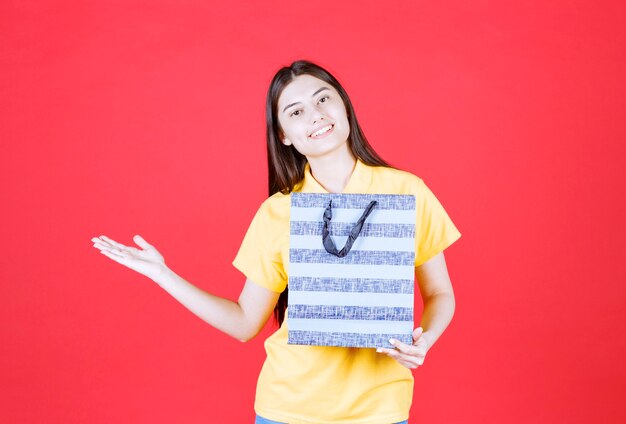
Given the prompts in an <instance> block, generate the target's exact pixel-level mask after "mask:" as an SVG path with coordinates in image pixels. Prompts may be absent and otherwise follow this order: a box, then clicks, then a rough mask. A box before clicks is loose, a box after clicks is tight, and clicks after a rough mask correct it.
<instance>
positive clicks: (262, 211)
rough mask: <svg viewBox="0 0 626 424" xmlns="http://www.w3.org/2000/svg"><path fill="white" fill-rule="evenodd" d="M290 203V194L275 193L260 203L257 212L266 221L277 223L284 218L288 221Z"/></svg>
mask: <svg viewBox="0 0 626 424" xmlns="http://www.w3.org/2000/svg"><path fill="white" fill-rule="evenodd" d="M290 205H291V195H289V194H282V193H275V194H273V195H271V196H270V197H268V198H267V199H265V200H264V201H263V202H262V203H261V206H260V207H259V210H258V212H257V214H258V215H260V216H261V217H262V219H263V220H264V221H266V222H268V223H276V224H278V223H280V222H283V221H285V220H287V221H289V208H290Z"/></svg>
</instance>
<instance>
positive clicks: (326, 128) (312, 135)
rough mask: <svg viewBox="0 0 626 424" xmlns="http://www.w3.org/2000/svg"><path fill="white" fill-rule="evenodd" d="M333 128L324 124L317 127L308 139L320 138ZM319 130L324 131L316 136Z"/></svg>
mask: <svg viewBox="0 0 626 424" xmlns="http://www.w3.org/2000/svg"><path fill="white" fill-rule="evenodd" d="M334 127H335V126H334V125H333V124H325V125H322V126H319V127H317V128H316V129H315V130H313V131H312V132H311V134H309V138H322V137H324V136H325V135H327V134H328V133H330V132H332V131H333V128H334ZM320 130H325V131H324V132H322V133H321V134H316V133H317V132H318V131H320Z"/></svg>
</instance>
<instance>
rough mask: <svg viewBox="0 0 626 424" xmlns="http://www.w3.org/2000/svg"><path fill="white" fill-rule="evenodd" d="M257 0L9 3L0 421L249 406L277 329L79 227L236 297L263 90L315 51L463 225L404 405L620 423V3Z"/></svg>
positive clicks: (0, 235) (376, 133)
mask: <svg viewBox="0 0 626 424" xmlns="http://www.w3.org/2000/svg"><path fill="white" fill-rule="evenodd" d="M246 3H248V4H244V3H239V2H233V1H231V2H224V3H221V2H220V3H212V2H210V1H206V0H205V1H180V0H176V1H174V0H171V1H158V2H154V1H145V2H140V1H99V2H96V1H91V2H83V1H68V0H63V1H52V0H50V1H28V2H17V1H13V2H2V5H1V6H0V43H1V44H0V45H1V49H0V55H1V57H0V72H1V73H0V77H1V79H0V81H1V85H0V112H1V115H0V116H1V121H0V141H1V143H2V151H1V153H2V154H1V156H0V157H1V159H0V161H1V164H0V165H1V166H0V175H1V182H2V190H1V194H0V196H1V197H0V203H1V204H2V212H1V213H2V220H1V223H0V239H1V240H2V245H1V247H0V249H2V251H1V253H2V255H0V261H1V262H0V263H1V267H0V280H1V285H0V290H1V293H0V318H2V324H1V326H0V340H1V341H2V342H1V343H0V358H1V361H0V373H1V375H0V421H2V422H7V423H8V422H21V423H35V422H37V423H39V422H47V423H84V422H89V423H137V422H163V423H165V422H181V423H217V422H232V423H251V422H252V418H253V414H254V412H253V400H254V389H255V384H256V377H257V375H258V372H259V370H260V367H261V364H262V361H263V359H264V351H263V339H264V338H265V337H266V336H267V335H269V334H270V331H272V328H271V327H270V326H269V325H268V327H266V329H265V332H264V333H263V334H262V335H261V336H259V337H258V338H256V339H255V340H253V341H251V342H249V343H247V344H242V343H240V342H238V341H236V340H234V339H231V338H229V337H228V336H226V335H224V334H222V333H220V332H218V331H217V330H215V329H213V328H212V327H210V326H208V325H206V324H205V323H204V322H202V321H201V320H200V319H198V318H196V317H195V316H194V315H193V314H191V313H190V312H188V311H187V310H186V309H185V308H184V307H182V306H181V305H180V304H178V303H177V302H176V301H175V300H174V299H172V298H171V297H170V296H169V295H167V294H166V293H165V292H164V291H163V290H161V289H160V288H159V287H158V286H156V285H155V284H154V283H152V282H151V281H150V280H148V279H147V278H145V277H142V276H141V275H139V274H136V273H134V272H132V271H130V270H128V269H126V268H124V267H123V266H121V265H119V264H117V263H114V262H112V261H111V260H109V259H108V258H106V257H104V256H103V255H101V254H99V253H98V251H97V250H96V249H94V248H93V247H92V243H91V241H90V239H91V238H92V237H93V236H98V235H101V234H105V235H107V236H109V237H112V238H114V239H116V240H118V241H120V242H123V243H127V244H132V240H131V238H132V236H133V235H134V234H141V235H142V236H143V237H144V238H145V239H146V240H147V241H148V242H151V243H152V244H154V245H155V246H156V247H157V248H158V249H159V250H160V251H161V252H162V253H163V255H164V256H165V259H166V262H167V264H168V265H169V266H170V267H171V268H172V269H174V270H175V271H176V272H177V273H178V274H179V275H181V276H183V277H184V278H186V279H188V280H189V281H191V282H193V283H194V284H196V285H198V286H200V287H202V288H204V289H206V290H208V291H210V292H212V293H215V294H218V295H220V296H225V297H230V298H234V299H236V298H237V296H238V294H239V292H240V290H241V288H242V285H243V281H244V277H243V276H242V275H241V274H239V273H238V271H237V270H236V269H235V268H234V267H232V266H231V264H230V262H231V261H232V259H233V258H234V256H235V254H236V252H237V249H238V247H239V244H240V242H241V240H242V238H243V235H244V233H245V231H246V229H247V227H248V224H249V222H250V220H251V219H252V216H253V215H254V213H255V211H256V209H257V207H258V205H259V204H260V202H261V201H262V200H263V199H264V198H265V196H266V165H265V163H266V162H265V151H264V131H265V129H264V109H263V108H264V101H265V93H266V90H267V87H268V85H269V81H270V79H271V77H272V75H273V74H274V72H275V71H276V70H278V68H279V67H281V66H283V65H287V64H289V63H290V62H291V61H293V60H296V59H299V58H306V59H310V60H313V61H315V62H318V63H320V64H321V65H323V66H325V67H327V68H328V69H329V70H330V71H331V72H332V73H334V74H336V76H337V77H338V78H339V80H340V81H341V82H342V83H343V84H344V85H345V87H346V89H347V91H348V93H349V94H350V95H351V98H352V101H353V103H354V105H355V108H356V111H357V114H358V117H359V120H360V122H361V124H362V127H363V129H364V131H365V133H366V134H367V136H368V138H369V139H370V141H371V143H372V144H373V145H374V147H375V148H376V149H377V150H378V151H379V152H380V153H381V154H382V156H383V157H385V158H386V159H387V160H389V161H390V162H391V163H393V164H394V165H396V166H398V167H401V168H404V169H407V170H409V171H412V172H413V173H415V174H417V175H419V176H420V177H422V178H423V179H424V180H425V182H426V183H427V184H428V185H429V187H430V188H431V189H432V190H433V191H434V192H435V194H436V195H437V196H438V198H439V199H440V201H441V202H442V203H443V205H444V207H445V208H446V209H447V211H448V213H449V214H450V216H451V217H452V219H453V220H454V222H455V223H456V224H457V226H458V228H459V229H460V231H461V232H462V234H463V237H462V238H461V239H460V240H459V242H458V243H456V244H454V245H453V246H452V247H451V248H450V249H449V250H447V251H446V258H447V261H448V267H449V270H450V275H451V277H452V282H453V284H454V288H455V291H456V296H457V310H456V314H455V317H454V319H453V322H452V324H451V325H450V327H449V328H448V330H447V331H446V332H445V333H444V335H443V337H442V338H441V339H440V340H439V342H438V343H437V344H436V345H435V347H434V348H433V349H432V350H431V351H430V352H429V354H428V356H427V358H426V362H425V364H424V366H423V367H421V368H419V369H418V370H416V371H415V378H416V383H415V397H414V403H413V405H414V406H413V408H412V410H411V422H412V423H420V422H428V423H500V422H507V423H529V422H533V423H555V422H567V423H589V422H603V423H622V422H625V420H626V410H625V409H624V408H623V397H624V393H625V389H626V371H625V365H624V355H625V354H626V337H625V334H624V330H623V324H624V318H625V315H626V314H625V312H624V306H625V299H626V297H625V294H626V284H625V283H626V267H625V260H624V253H625V250H624V236H625V235H626V234H625V226H624V224H623V223H620V222H621V220H622V219H624V217H625V199H624V192H625V187H624V185H625V184H624V182H625V180H626V178H625V175H624V170H623V163H624V153H625V151H624V142H625V135H626V124H625V122H624V111H625V109H626V108H625V106H626V105H625V101H624V98H625V94H626V93H625V91H626V90H625V85H626V84H625V79H624V75H625V72H626V69H625V68H626V58H625V54H626V50H625V46H626V44H625V42H626V34H625V30H624V25H623V23H624V18H625V15H626V13H625V7H624V6H623V3H622V2H618V1H590V0H588V1H571V0H570V1H550V2H546V1H527V2H501V1H472V2H467V1H450V2H407V1H396V2H387V3H385V6H383V4H382V3H380V2H379V1H358V2H357V1H354V2H352V1H346V2H343V1H342V2H337V1H317V2H314V3H308V2H305V3H302V2H295V3H294V2H286V1H279V2H276V1H274V2H271V3H270V2H267V3H264V2H252V1H251V2H246ZM620 164H621V165H620ZM226 204H230V205H234V206H231V207H229V208H226V207H225V205H226Z"/></svg>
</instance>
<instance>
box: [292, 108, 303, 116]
mask: <svg viewBox="0 0 626 424" xmlns="http://www.w3.org/2000/svg"><path fill="white" fill-rule="evenodd" d="M301 112H302V111H301V110H300V109H296V110H294V111H293V112H291V113H290V114H289V116H299V115H301Z"/></svg>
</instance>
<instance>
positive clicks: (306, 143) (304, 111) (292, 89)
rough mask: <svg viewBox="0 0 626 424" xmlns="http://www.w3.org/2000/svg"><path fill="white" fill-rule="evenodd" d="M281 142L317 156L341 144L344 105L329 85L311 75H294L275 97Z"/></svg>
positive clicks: (347, 131)
mask: <svg viewBox="0 0 626 424" xmlns="http://www.w3.org/2000/svg"><path fill="white" fill-rule="evenodd" d="M276 112H277V115H278V123H279V124H280V128H281V129H282V132H283V134H282V135H283V137H282V138H281V141H282V142H283V144H285V145H287V146H289V145H293V147H294V148H295V149H296V150H297V151H298V152H300V153H301V154H303V155H304V156H306V157H307V158H309V157H320V156H324V155H326V154H328V153H330V152H333V151H335V150H337V149H338V148H341V147H345V145H346V142H347V140H348V136H349V135H350V124H349V123H348V116H347V114H346V107H345V105H344V103H343V101H342V100H341V97H340V96H339V93H338V92H337V90H335V89H334V88H333V86H332V85H330V84H328V83H326V82H324V81H322V80H320V79H318V78H315V77H314V76H312V75H307V74H305V75H299V76H297V77H295V78H294V79H293V80H292V81H291V82H290V83H289V84H288V85H287V86H286V87H285V88H284V89H283V92H282V93H281V95H280V97H279V98H278V110H277V111H276Z"/></svg>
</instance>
